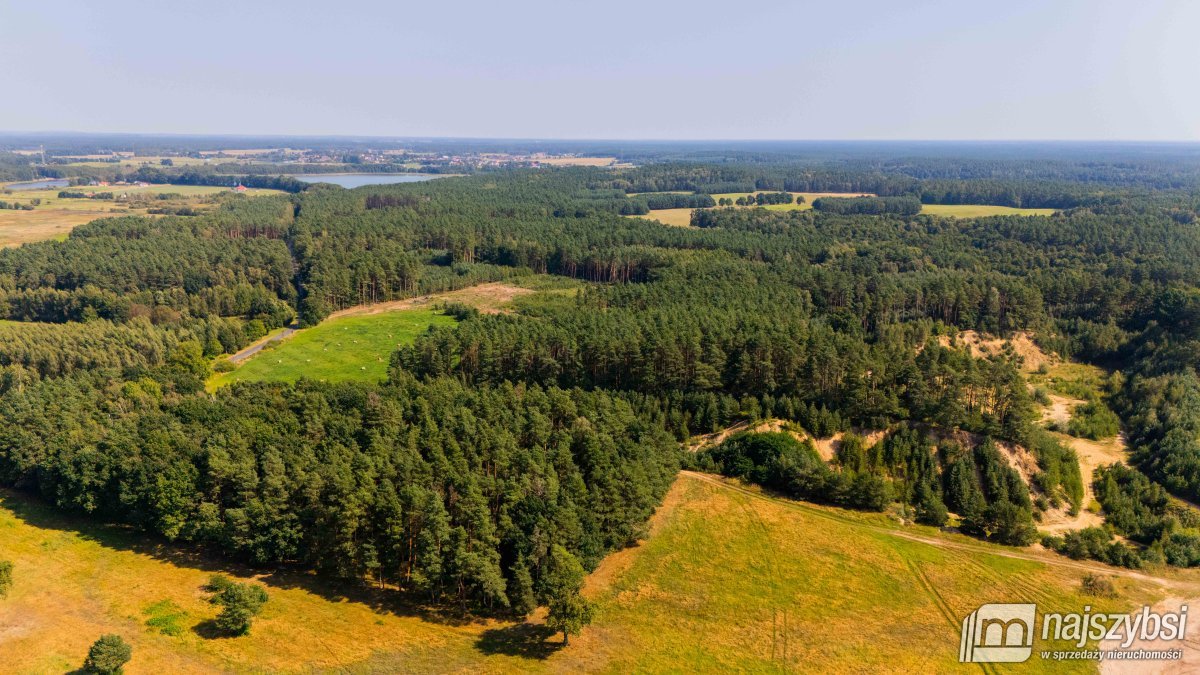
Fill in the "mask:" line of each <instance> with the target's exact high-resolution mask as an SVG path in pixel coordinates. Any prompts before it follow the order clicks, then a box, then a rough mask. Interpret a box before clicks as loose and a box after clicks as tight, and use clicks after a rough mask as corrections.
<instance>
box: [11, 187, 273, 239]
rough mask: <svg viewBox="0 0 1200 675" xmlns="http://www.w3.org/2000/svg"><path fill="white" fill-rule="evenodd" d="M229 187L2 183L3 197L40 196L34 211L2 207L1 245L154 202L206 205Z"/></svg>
mask: <svg viewBox="0 0 1200 675" xmlns="http://www.w3.org/2000/svg"><path fill="white" fill-rule="evenodd" d="M60 190H71V191H73V192H111V193H113V194H114V195H117V196H120V195H122V194H126V195H128V196H129V197H131V198H134V199H136V198H137V197H138V196H139V195H158V194H178V195H181V196H182V198H181V199H178V200H167V201H151V202H147V201H133V202H125V201H118V200H107V199H69V198H60V197H59V196H58V193H59V191H60ZM227 192H229V189H228V188H223V187H216V186H208V185H149V186H146V187H137V186H135V185H114V186H109V187H88V186H81V187H72V188H51V189H48V190H5V189H4V188H3V186H0V201H6V202H14V201H15V202H18V203H22V204H28V203H30V202H31V201H32V200H35V199H36V200H40V202H39V203H38V204H37V205H36V206H35V207H34V209H33V210H32V211H23V210H16V209H0V246H18V245H20V244H24V243H26V242H33V241H44V240H46V239H58V240H62V239H64V238H66V236H67V234H68V233H70V231H71V230H73V229H75V228H76V227H78V226H80V225H83V224H86V223H90V222H92V221H93V220H96V219H98V218H109V217H115V216H128V215H145V214H146V209H147V208H150V207H152V206H184V205H187V206H193V207H200V208H203V207H204V206H205V205H204V204H202V203H201V202H202V200H204V198H205V197H210V196H212V195H216V194H219V193H227ZM246 194H247V195H251V196H255V195H265V194H282V193H280V192H279V191H278V190H259V189H254V190H249V191H248V192H246Z"/></svg>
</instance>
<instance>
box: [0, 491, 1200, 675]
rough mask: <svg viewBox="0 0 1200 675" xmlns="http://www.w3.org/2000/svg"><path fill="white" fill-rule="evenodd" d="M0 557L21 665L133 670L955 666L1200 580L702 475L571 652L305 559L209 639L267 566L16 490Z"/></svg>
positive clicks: (613, 575) (4, 647)
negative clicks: (165, 627) (1019, 624)
mask: <svg viewBox="0 0 1200 675" xmlns="http://www.w3.org/2000/svg"><path fill="white" fill-rule="evenodd" d="M0 552H3V554H2V557H4V558H7V559H10V560H12V561H13V562H14V563H15V579H16V584H15V586H14V588H13V591H12V593H11V595H10V596H9V598H8V599H7V600H2V601H0V654H4V656H5V662H4V665H3V667H0V670H4V671H5V672H39V673H40V672H64V671H68V670H71V669H73V668H77V667H78V666H79V665H80V664H81V663H82V661H83V657H84V655H85V654H86V651H87V647H88V645H90V644H91V642H92V641H93V640H95V638H96V637H97V636H98V635H100V634H102V633H107V632H116V633H119V634H121V635H122V636H123V637H124V638H125V639H126V640H127V641H129V642H130V644H132V645H133V653H134V656H133V660H132V661H131V662H130V664H129V666H128V669H127V672H128V673H130V675H138V674H139V673H163V672H170V673H202V672H312V671H322V670H337V671H345V672H428V671H436V672H464V673H465V672H472V673H473V672H579V671H586V672H611V673H624V672H668V671H669V672H697V671H715V670H736V671H741V672H747V671H753V672H774V671H785V670H794V669H801V670H812V671H825V672H831V671H837V672H844V671H855V672H917V671H922V672H924V671H937V672H942V671H954V670H957V669H958V668H959V666H958V664H957V663H956V656H957V649H958V626H959V622H960V621H961V618H962V617H963V616H965V615H966V614H967V613H968V612H970V611H971V610H973V609H975V607H976V606H978V605H979V604H981V603H982V602H986V601H1017V600H1027V601H1036V602H1038V603H1039V607H1040V608H1041V609H1042V611H1053V610H1056V609H1057V610H1059V611H1070V610H1079V609H1081V608H1082V606H1083V605H1084V604H1092V605H1093V606H1094V607H1097V608H1098V609H1099V608H1105V609H1114V610H1115V609H1127V608H1128V606H1129V605H1130V604H1132V603H1135V602H1142V601H1152V600H1156V599H1158V598H1159V597H1161V596H1163V595H1165V594H1167V593H1168V592H1170V593H1173V594H1177V595H1178V594H1187V593H1192V594H1193V595H1194V593H1195V587H1194V584H1193V583H1192V582H1191V581H1189V580H1191V579H1193V577H1192V576H1187V577H1184V576H1183V574H1182V573H1181V574H1180V575H1179V576H1178V577H1177V578H1175V579H1174V580H1169V581H1163V582H1160V583H1156V582H1155V581H1154V580H1151V579H1148V578H1146V577H1144V576H1142V575H1138V574H1135V573H1131V572H1123V571H1118V570H1111V568H1109V569H1106V568H1102V567H1099V566H1096V565H1089V564H1080V563H1074V562H1072V561H1069V560H1066V559H1065V558H1061V557H1058V556H1054V555H1050V554H1042V553H1036V552H1029V551H1020V550H1017V549H1011V548H1005V547H999V546H991V545H987V544H983V543H980V542H976V541H974V540H969V539H966V538H962V537H955V536H947V535H941V534H939V533H937V532H935V531H934V530H932V529H928V528H919V527H900V526H898V525H897V524H895V522H894V521H891V520H890V519H888V518H887V517H885V516H883V515H879V514H863V513H854V512H847V511H841V510H838V509H832V508H824V507H817V506H812V505H808V504H802V503H799V502H793V501H790V500H780V499H776V498H773V497H770V496H768V495H765V494H763V493H762V492H761V491H759V490H756V489H752V488H746V487H744V486H742V485H740V484H738V483H736V482H731V481H727V480H723V479H718V478H713V477H710V476H705V475H702V474H691V473H687V472H685V473H683V474H682V475H681V476H680V478H679V479H678V480H677V481H676V483H675V485H674V486H673V487H672V489H671V490H670V492H669V493H668V494H667V496H666V499H665V500H664V504H663V506H662V507H661V508H660V509H659V510H658V512H657V513H656V515H655V517H654V519H653V520H652V522H651V526H650V536H649V538H648V539H647V540H646V541H645V542H643V543H642V544H641V545H639V546H638V547H636V548H632V549H627V550H625V551H621V552H618V553H616V554H614V555H612V556H610V557H609V558H607V559H606V560H605V561H604V562H603V563H602V564H601V566H600V568H599V569H597V570H596V571H595V572H594V573H593V574H592V575H590V576H589V578H588V580H587V583H586V585H585V590H584V592H585V595H587V596H588V597H590V598H592V599H593V600H594V601H595V602H596V603H597V608H598V611H597V616H596V620H595V622H594V624H593V625H592V626H590V627H589V628H587V629H585V631H584V633H583V635H581V636H580V637H578V638H576V639H573V640H572V641H571V645H570V646H569V647H567V648H565V649H560V648H559V647H558V645H557V642H558V638H557V637H555V638H551V640H550V641H548V642H543V641H542V636H543V635H544V634H545V632H544V631H543V630H542V629H541V627H540V624H539V623H538V621H539V620H540V618H541V615H540V614H539V615H535V618H534V620H533V622H532V623H529V624H512V623H504V622H494V621H492V622H489V621H478V620H472V621H466V622H454V621H446V620H440V619H438V618H437V617H436V616H432V615H427V614H423V613H422V612H421V611H420V610H419V609H416V608H413V607H406V606H404V605H401V604H396V602H395V599H394V596H393V595H392V594H391V593H390V592H388V591H369V590H347V589H338V588H336V587H331V586H328V585H325V584H321V583H317V582H316V580H315V579H313V578H312V577H311V576H309V575H304V574H290V573H279V574H271V575H268V576H260V577H257V581H258V582H259V583H262V584H264V585H265V586H266V587H267V590H268V592H269V593H270V596H271V599H270V602H269V603H268V604H267V606H266V609H265V611H264V613H263V615H262V616H261V617H260V618H259V619H258V620H257V621H256V623H255V626H254V629H253V630H252V632H251V634H250V635H249V636H247V637H242V638H226V639H211V638H206V637H204V636H203V634H204V630H203V628H202V627H203V625H204V622H205V621H207V620H208V619H210V618H211V617H212V616H214V615H215V609H214V608H213V607H212V606H211V605H209V604H208V603H207V602H206V601H205V599H204V594H203V593H201V592H200V590H199V588H200V586H201V585H202V584H203V583H204V582H205V581H206V580H207V578H208V576H209V575H210V574H211V573H213V572H217V571H220V572H224V573H228V574H231V575H233V576H235V577H237V578H240V579H249V578H252V576H251V575H250V574H248V573H247V571H246V570H242V569H239V568H236V567H229V566H226V565H224V564H222V563H219V562H215V561H212V560H208V559H205V558H203V557H200V556H196V555H192V554H188V553H187V552H185V551H183V550H181V549H177V548H173V547H170V546H166V545H155V544H147V543H145V540H143V539H142V538H141V537H140V536H139V535H136V534H134V533H131V532H127V531H125V530H121V529H118V528H105V527H95V526H90V525H87V524H86V523H84V522H83V521H79V520H74V519H69V518H63V517H61V516H58V515H55V514H53V513H51V512H50V511H49V510H48V509H46V508H43V507H40V506H37V505H35V504H33V503H32V502H30V501H29V500H28V499H26V498H24V497H18V496H15V495H13V494H12V493H6V492H0ZM1092 569H1099V570H1101V571H1102V573H1106V574H1112V575H1114V576H1117V577H1118V578H1117V579H1116V582H1117V585H1118V588H1119V589H1120V590H1121V592H1122V593H1123V598H1124V599H1123V600H1118V601H1096V600H1095V599H1092V598H1084V597H1081V596H1079V595H1077V593H1076V591H1077V589H1078V584H1079V578H1080V577H1081V576H1082V575H1083V574H1084V573H1085V572H1086V571H1088V570H1092ZM1160 586H1161V587H1160ZM1189 597H1190V596H1189ZM164 601H166V602H168V603H172V604H173V605H174V606H175V607H178V611H179V612H180V613H182V614H183V617H182V619H181V620H180V624H181V625H182V627H183V630H182V631H181V632H180V634H178V635H176V636H170V635H164V634H162V633H160V632H158V631H156V630H155V629H153V628H151V627H149V626H147V625H146V616H147V615H146V610H147V609H148V608H150V607H151V606H154V605H157V604H160V603H163V602H164ZM198 627H200V629H199V630H197V628H198ZM1069 665H1070V666H1071V667H1074V668H1076V669H1086V668H1087V667H1089V666H1090V664H1082V665H1080V664H1069Z"/></svg>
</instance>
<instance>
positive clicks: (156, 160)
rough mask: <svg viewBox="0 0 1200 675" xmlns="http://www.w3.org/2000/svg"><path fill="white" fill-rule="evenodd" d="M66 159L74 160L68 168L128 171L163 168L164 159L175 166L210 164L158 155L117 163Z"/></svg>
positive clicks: (102, 159)
mask: <svg viewBox="0 0 1200 675" xmlns="http://www.w3.org/2000/svg"><path fill="white" fill-rule="evenodd" d="M66 159H71V160H74V161H72V162H71V163H70V164H69V165H68V166H91V167H96V168H105V167H121V168H126V169H127V168H130V167H141V166H162V160H164V159H169V160H171V164H172V165H173V166H203V165H204V164H206V163H208V162H206V161H205V160H204V159H201V158H199V157H162V156H158V155H155V156H150V157H142V156H136V157H125V156H122V157H120V159H119V161H116V162H112V161H105V160H106V159H112V157H110V156H106V155H80V156H78V157H67V158H66Z"/></svg>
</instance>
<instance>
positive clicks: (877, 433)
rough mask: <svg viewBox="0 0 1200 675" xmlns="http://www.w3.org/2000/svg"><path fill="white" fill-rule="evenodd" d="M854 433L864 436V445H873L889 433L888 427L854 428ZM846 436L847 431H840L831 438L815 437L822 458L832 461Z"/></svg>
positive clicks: (814, 442)
mask: <svg viewBox="0 0 1200 675" xmlns="http://www.w3.org/2000/svg"><path fill="white" fill-rule="evenodd" d="M851 431H853V432H854V433H856V434H858V435H859V436H862V437H863V445H864V446H865V447H868V448H870V447H872V446H874V445H875V444H876V443H878V442H879V441H882V440H883V437H884V436H886V435H887V429H852V430H851ZM845 437H846V432H844V431H839V432H837V433H836V434H834V435H832V436H830V437H829V438H814V439H813V445H815V446H817V454H819V455H821V459H823V460H825V461H826V462H832V461H833V458H834V457H837V451H838V448H840V447H842V439H843V438H845Z"/></svg>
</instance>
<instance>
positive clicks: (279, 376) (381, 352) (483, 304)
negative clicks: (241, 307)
mask: <svg viewBox="0 0 1200 675" xmlns="http://www.w3.org/2000/svg"><path fill="white" fill-rule="evenodd" d="M579 285H580V284H579V283H578V282H576V281H573V280H568V279H561V278H558V277H549V276H544V275H539V276H529V277H523V278H520V279H516V280H513V281H511V282H493V283H486V284H479V285H478V286H470V287H467V288H462V289H459V290H456V291H450V292H447V293H438V294H436V295H429V296H420V297H415V298H407V299H404V300H395V301H391V302H381V303H377V304H374V305H361V306H358V307H352V308H350V309H345V310H342V311H339V312H334V313H333V314H331V315H330V316H329V318H327V319H325V320H324V321H322V322H321V323H320V324H318V325H316V326H313V327H311V328H305V329H301V330H298V331H296V332H294V333H292V334H291V335H290V336H289V337H286V338H285V339H282V340H280V341H277V342H272V338H273V337H274V334H273V335H272V336H269V337H268V338H266V340H265V341H267V342H271V344H269V345H268V346H267V347H266V348H264V349H263V350H262V351H260V352H258V353H257V354H255V355H253V356H251V357H249V358H248V359H246V360H245V361H243V362H242V363H241V365H239V366H238V367H237V369H236V370H234V371H231V372H228V373H219V374H217V375H214V376H213V377H211V378H209V381H208V383H207V386H208V389H209V391H215V390H216V389H218V388H220V387H223V386H225V385H227V384H232V383H233V382H242V381H251V382H257V381H274V382H295V381H296V380H298V379H300V378H301V377H308V378H311V379H317V380H326V381H329V382H345V381H359V382H378V381H380V380H382V379H384V377H386V375H387V367H388V361H389V359H390V358H391V355H392V352H394V351H396V348H397V347H399V346H401V345H406V344H409V343H411V342H412V341H413V340H415V339H416V338H417V336H419V335H421V334H422V333H424V332H425V331H427V330H429V328H431V327H433V326H449V325H453V324H454V319H453V318H451V317H449V316H447V315H446V314H444V313H443V312H442V311H441V310H439V309H435V307H434V306H435V305H438V304H441V303H460V304H464V305H469V306H471V307H474V308H476V309H478V310H479V311H480V312H482V313H484V314H498V313H501V312H507V311H510V310H511V309H513V307H514V306H515V303H516V302H518V301H520V300H521V299H523V298H529V297H531V296H535V295H536V297H537V298H538V299H539V300H541V301H562V300H565V299H567V298H570V297H574V295H575V293H576V292H577V290H578V288H579ZM276 334H278V332H276Z"/></svg>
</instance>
